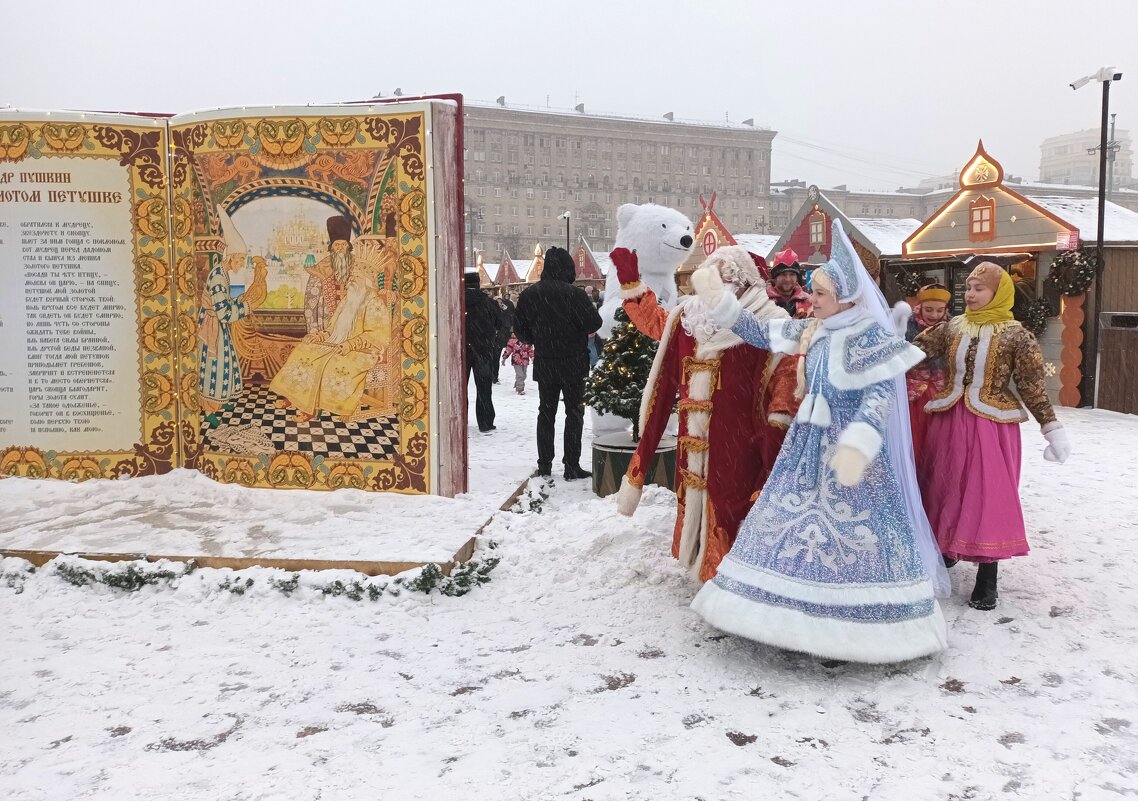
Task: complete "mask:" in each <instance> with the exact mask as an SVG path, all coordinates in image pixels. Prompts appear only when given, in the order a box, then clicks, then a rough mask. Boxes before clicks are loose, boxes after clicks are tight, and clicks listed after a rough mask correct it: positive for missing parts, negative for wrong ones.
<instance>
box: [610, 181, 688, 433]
mask: <svg viewBox="0 0 1138 801" xmlns="http://www.w3.org/2000/svg"><path fill="white" fill-rule="evenodd" d="M693 241H694V240H693V239H692V224H691V220H689V219H688V218H687V217H685V216H684V215H683V214H681V213H680V212H678V211H676V210H675V209H670V208H668V207H667V206H657V205H656V204H655V203H645V204H644V205H642V206H638V205H636V204H635V203H625V204H624V205H623V206H621V207H620V208H619V209H617V210H616V244H615V245H614V247H613V249H614V250H615V249H616V248H627V249H628V250H630V251H633V252H635V253H636V259H637V264H638V266H639V269H640V280H641V282H642V283H643V284H644V285H645V286H647V287H648V288H649V289H651V290H652V291H653V292H655V293H656V298H657V299H658V300H659V301H660V305H661V306H663V308H664V310H665V311H671V310H672V309H673V308H674V307H675V305H676V301H677V300H678V295H679V291H678V290H677V289H676V268H678V267H679V266H680V265H681V264H683V263H684V261H685V260H686V259H687V257H688V254H689V253H691V246H692V242H693ZM616 273H617V270H616V267H615V266H613V267H610V268H609V272H608V275H607V276H606V277H605V302H604V304H602V305H601V309H600V312H601V328H600V330H599V331H597V336H599V337H602V338H605V339H607V338H608V337H609V335H610V334H611V333H612V327H613V323H614V320H613V315H615V314H616V310H617V309H619V308H620V306H621V303H622V301H623V298H622V296H621V287H620V279H619V278H618V277H617V274H616ZM592 423H593V435H594V436H598V435H601V434H608V433H613V432H617V431H624V430H626V429H628V428H630V425H629V422H628V421H627V420H625V419H624V418H623V417H618V416H616V415H609V414H600V413H599V412H596V411H593V413H592Z"/></svg>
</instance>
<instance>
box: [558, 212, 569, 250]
mask: <svg viewBox="0 0 1138 801" xmlns="http://www.w3.org/2000/svg"><path fill="white" fill-rule="evenodd" d="M558 219H562V220H564V221H565V249H566V250H569V212H568V211H566V212H565V213H564V214H562V215H561V217H559V218H558Z"/></svg>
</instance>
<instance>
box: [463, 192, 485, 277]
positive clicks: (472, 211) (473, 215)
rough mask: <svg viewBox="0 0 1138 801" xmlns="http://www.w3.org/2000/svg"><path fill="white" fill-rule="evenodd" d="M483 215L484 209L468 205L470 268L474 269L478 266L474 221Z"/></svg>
mask: <svg viewBox="0 0 1138 801" xmlns="http://www.w3.org/2000/svg"><path fill="white" fill-rule="evenodd" d="M482 217H483V214H482V209H476V208H474V207H473V206H467V207H466V241H467V242H469V243H470V269H472V270H475V269H477V268H478V264H477V262H475V260H474V221H475V220H481V219H482Z"/></svg>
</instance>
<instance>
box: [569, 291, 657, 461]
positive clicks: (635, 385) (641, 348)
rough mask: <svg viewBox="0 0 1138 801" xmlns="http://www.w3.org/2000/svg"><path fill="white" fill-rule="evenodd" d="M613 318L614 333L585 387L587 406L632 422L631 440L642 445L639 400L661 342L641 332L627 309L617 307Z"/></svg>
mask: <svg viewBox="0 0 1138 801" xmlns="http://www.w3.org/2000/svg"><path fill="white" fill-rule="evenodd" d="M614 319H615V320H616V324H615V325H614V326H613V329H612V334H611V335H610V336H609V339H608V341H607V342H605V347H604V350H603V351H602V352H601V359H600V361H598V362H597V364H596V366H595V367H594V368H593V372H591V373H590V374H589V380H588V382H587V383H586V385H585V403H587V404H588V405H590V406H592V407H593V408H594V409H596V410H597V411H598V412H603V413H604V414H615V415H617V416H618V417H624V418H626V419H628V420H631V421H632V441H633V442H639V441H640V398H641V396H643V394H644V387H645V385H647V383H648V376H649V374H650V373H651V372H652V360H653V359H654V358H655V357H656V347H657V345H658V344H659V343H657V342H656V340H654V339H650V338H648V337H646V336H644V335H643V334H642V333H640V331H639V330H637V328H636V325H635V324H634V323H633V322H632V321H631V320H630V319H629V318H628V314H627V313H625V311H624V309H620V308H618V309H617V310H616V314H615V315H614Z"/></svg>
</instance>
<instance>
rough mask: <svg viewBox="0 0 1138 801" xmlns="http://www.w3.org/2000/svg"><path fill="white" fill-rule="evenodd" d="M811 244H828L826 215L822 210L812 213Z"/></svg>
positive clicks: (816, 245)
mask: <svg viewBox="0 0 1138 801" xmlns="http://www.w3.org/2000/svg"><path fill="white" fill-rule="evenodd" d="M810 244H811V246H813V247H822V246H823V245H825V244H826V215H825V214H823V213H822V212H820V211H815V212H814V213H813V214H811V215H810Z"/></svg>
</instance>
